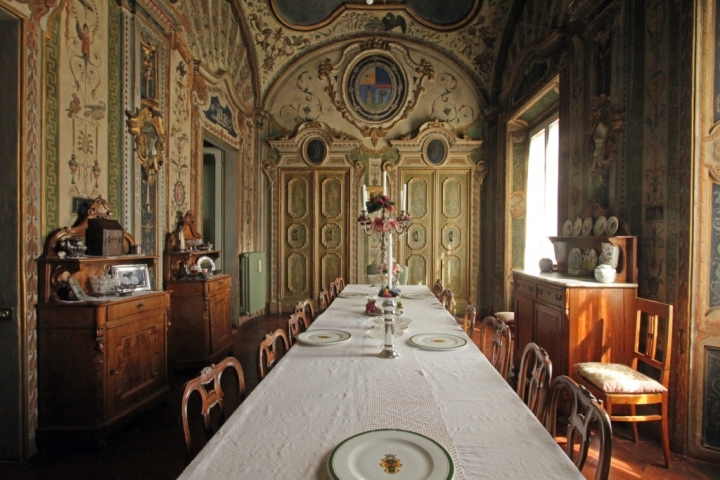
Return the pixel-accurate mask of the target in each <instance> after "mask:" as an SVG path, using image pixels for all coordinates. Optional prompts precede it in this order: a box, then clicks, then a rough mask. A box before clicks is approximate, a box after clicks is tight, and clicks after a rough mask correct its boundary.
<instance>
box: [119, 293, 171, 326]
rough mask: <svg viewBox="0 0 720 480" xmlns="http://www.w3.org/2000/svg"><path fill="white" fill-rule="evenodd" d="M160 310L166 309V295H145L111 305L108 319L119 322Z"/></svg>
mask: <svg viewBox="0 0 720 480" xmlns="http://www.w3.org/2000/svg"><path fill="white" fill-rule="evenodd" d="M160 308H165V296H164V295H143V296H141V297H138V298H136V299H133V300H132V301H128V302H123V303H118V304H114V305H110V306H109V307H108V319H109V320H119V319H121V318H124V317H129V316H131V315H137V314H138V313H145V312H149V311H152V310H157V309H160Z"/></svg>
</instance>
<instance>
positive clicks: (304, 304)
mask: <svg viewBox="0 0 720 480" xmlns="http://www.w3.org/2000/svg"><path fill="white" fill-rule="evenodd" d="M294 311H295V312H303V313H304V314H305V320H307V322H308V326H310V324H311V323H312V322H314V321H315V307H314V306H313V302H312V300H310V299H309V298H306V299H305V300H300V301H299V302H297V303H296V304H295V310H294Z"/></svg>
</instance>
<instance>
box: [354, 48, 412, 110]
mask: <svg viewBox="0 0 720 480" xmlns="http://www.w3.org/2000/svg"><path fill="white" fill-rule="evenodd" d="M347 79H348V80H347V96H348V100H349V103H350V108H351V110H352V111H353V112H354V113H355V114H356V115H357V116H358V117H360V118H361V119H362V120H364V121H366V122H370V123H382V122H386V121H388V120H390V119H392V118H393V117H394V116H395V115H396V114H397V113H398V112H399V111H400V110H401V109H402V108H403V107H404V106H405V99H406V97H407V85H406V82H405V77H404V76H403V74H402V71H401V70H400V68H399V67H398V66H397V64H396V63H395V62H394V61H393V60H392V59H390V58H388V57H386V56H384V55H370V56H367V57H365V58H362V59H361V60H360V61H358V62H357V63H356V64H355V66H354V67H352V69H351V70H350V74H349V75H348V77H347Z"/></svg>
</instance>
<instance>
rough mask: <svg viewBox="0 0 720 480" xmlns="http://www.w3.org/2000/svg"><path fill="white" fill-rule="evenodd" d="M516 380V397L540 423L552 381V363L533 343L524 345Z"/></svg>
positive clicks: (542, 349)
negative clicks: (518, 397) (517, 396)
mask: <svg viewBox="0 0 720 480" xmlns="http://www.w3.org/2000/svg"><path fill="white" fill-rule="evenodd" d="M517 379H518V383H517V393H518V395H519V396H520V398H521V399H522V401H523V402H525V405H527V406H528V408H529V409H530V410H531V411H532V412H533V413H534V414H535V416H536V417H537V418H538V420H540V421H541V422H542V421H543V420H544V416H545V407H546V401H547V399H546V397H547V393H548V391H549V390H550V382H551V380H552V362H551V361H550V357H549V356H548V354H547V352H546V351H545V349H544V348H542V347H540V346H539V345H537V344H536V343H533V342H530V343H528V344H527V345H525V350H523V353H522V357H521V360H520V371H518V375H517Z"/></svg>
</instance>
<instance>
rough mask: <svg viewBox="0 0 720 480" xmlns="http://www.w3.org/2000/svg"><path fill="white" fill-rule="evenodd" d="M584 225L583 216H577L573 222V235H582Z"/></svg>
mask: <svg viewBox="0 0 720 480" xmlns="http://www.w3.org/2000/svg"><path fill="white" fill-rule="evenodd" d="M582 227H583V221H582V218H580V217H578V218H576V219H575V223H573V228H572V236H573V237H577V236H578V235H580V232H581V231H582Z"/></svg>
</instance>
